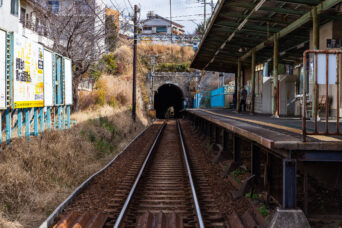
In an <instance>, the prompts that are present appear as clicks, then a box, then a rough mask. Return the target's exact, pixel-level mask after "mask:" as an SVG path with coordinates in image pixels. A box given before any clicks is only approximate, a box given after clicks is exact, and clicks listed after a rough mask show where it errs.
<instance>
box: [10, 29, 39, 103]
mask: <svg viewBox="0 0 342 228" xmlns="http://www.w3.org/2000/svg"><path fill="white" fill-rule="evenodd" d="M43 50H44V49H43V47H42V46H41V45H39V44H37V43H34V42H32V41H30V40H29V39H27V38H24V37H21V36H17V35H15V36H14V59H13V61H14V74H13V105H14V107H13V108H32V107H44V60H43V58H44V56H43Z"/></svg>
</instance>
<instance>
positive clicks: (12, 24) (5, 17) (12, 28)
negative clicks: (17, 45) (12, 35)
mask: <svg viewBox="0 0 342 228" xmlns="http://www.w3.org/2000/svg"><path fill="white" fill-rule="evenodd" d="M2 2H3V3H2V6H1V7H0V28H1V29H4V30H6V31H9V32H18V24H19V13H20V3H19V9H18V16H15V15H12V14H11V0H3V1H2Z"/></svg>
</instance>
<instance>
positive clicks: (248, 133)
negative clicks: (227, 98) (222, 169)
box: [188, 109, 342, 152]
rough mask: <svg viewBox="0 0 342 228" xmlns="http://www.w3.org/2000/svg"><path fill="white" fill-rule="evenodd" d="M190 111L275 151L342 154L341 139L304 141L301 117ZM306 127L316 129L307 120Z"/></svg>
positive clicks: (323, 138)
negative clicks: (315, 151)
mask: <svg viewBox="0 0 342 228" xmlns="http://www.w3.org/2000/svg"><path fill="white" fill-rule="evenodd" d="M188 112H190V113H192V114H194V115H197V116H200V117H202V118H205V119H207V120H209V121H211V122H214V123H215V124H218V125H220V126H222V127H225V128H227V129H228V130H230V131H232V132H234V133H237V134H239V135H241V136H243V137H246V138H248V139H251V140H252V141H255V142H257V143H259V144H261V145H263V146H264V147H266V148H269V149H272V150H277V149H278V150H289V151H291V150H319V151H332V150H333V151H341V152H342V150H341V148H342V137H340V136H308V137H307V142H302V121H301V120H300V119H299V118H279V119H276V118H271V117H270V116H269V115H268V116H266V115H250V114H243V113H236V112H235V111H233V110H227V109H190V110H188ZM307 125H308V129H309V130H312V129H313V127H314V124H313V122H311V121H308V122H307ZM335 125H336V124H334V123H330V128H331V130H332V131H334V130H336V128H333V126H335ZM324 129H325V123H322V122H321V123H319V130H324ZM341 129H342V126H341Z"/></svg>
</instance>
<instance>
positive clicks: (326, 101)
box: [302, 50, 342, 142]
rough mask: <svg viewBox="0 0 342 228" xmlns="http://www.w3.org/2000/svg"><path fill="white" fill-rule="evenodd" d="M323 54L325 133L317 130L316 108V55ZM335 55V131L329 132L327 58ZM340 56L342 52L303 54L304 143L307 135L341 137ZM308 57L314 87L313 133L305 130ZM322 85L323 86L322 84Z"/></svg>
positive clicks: (307, 52)
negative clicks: (311, 65)
mask: <svg viewBox="0 0 342 228" xmlns="http://www.w3.org/2000/svg"><path fill="white" fill-rule="evenodd" d="M319 54H325V56H326V57H325V60H326V69H325V131H319V129H318V106H319V84H318V55H319ZM333 55H336V83H335V84H336V86H337V89H336V99H337V102H336V103H337V107H336V131H335V132H330V131H329V105H330V99H329V57H330V56H333ZM341 55H342V50H307V51H305V52H304V54H303V67H304V85H303V107H302V119H303V122H302V134H303V141H304V142H306V136H307V135H342V132H341V131H340V126H339V124H340V71H341V67H340V64H341V63H340V60H341V59H342V58H341ZM310 56H312V58H313V60H314V69H313V70H314V72H313V76H314V87H313V96H312V106H313V107H312V108H313V115H314V116H313V118H314V131H313V132H312V131H308V130H307V113H306V112H307V105H308V101H307V95H308V94H309V93H308V89H309V88H307V84H308V76H309V72H310V70H309V67H310V64H309V61H310ZM323 85H324V84H323Z"/></svg>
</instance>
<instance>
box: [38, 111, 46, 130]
mask: <svg viewBox="0 0 342 228" xmlns="http://www.w3.org/2000/svg"><path fill="white" fill-rule="evenodd" d="M39 118H40V133H43V132H44V130H45V115H44V108H39Z"/></svg>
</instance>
